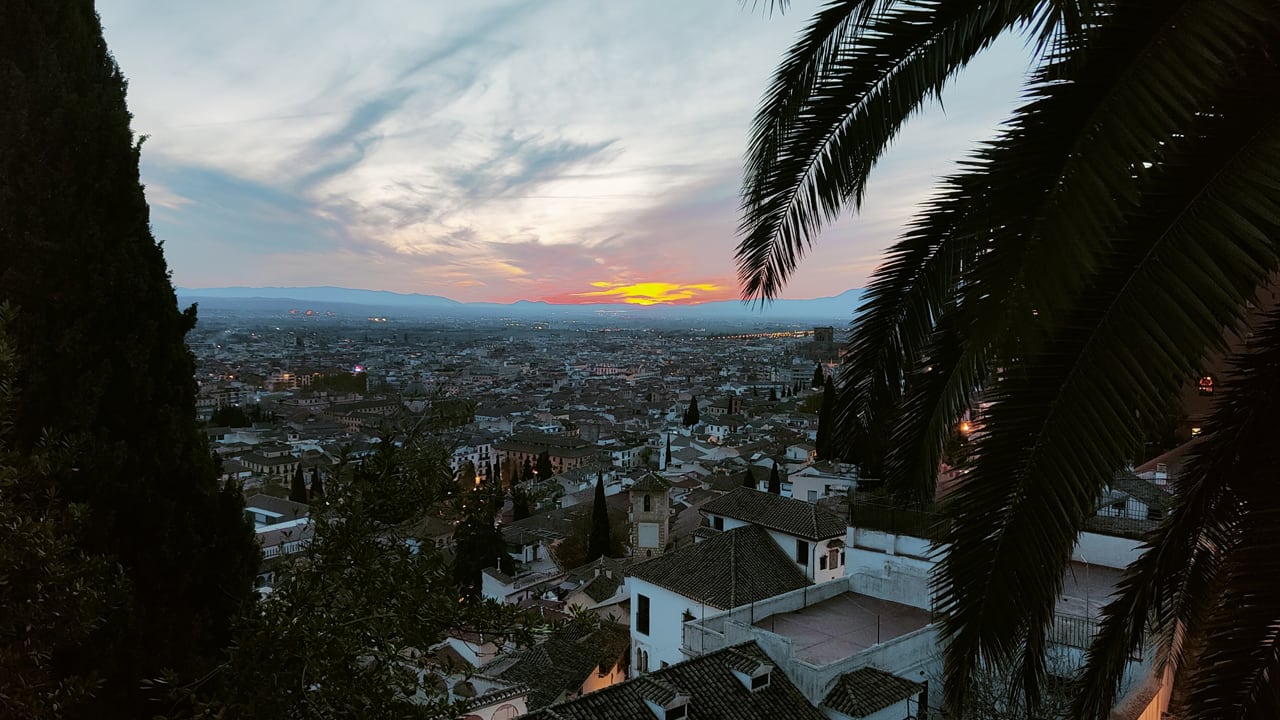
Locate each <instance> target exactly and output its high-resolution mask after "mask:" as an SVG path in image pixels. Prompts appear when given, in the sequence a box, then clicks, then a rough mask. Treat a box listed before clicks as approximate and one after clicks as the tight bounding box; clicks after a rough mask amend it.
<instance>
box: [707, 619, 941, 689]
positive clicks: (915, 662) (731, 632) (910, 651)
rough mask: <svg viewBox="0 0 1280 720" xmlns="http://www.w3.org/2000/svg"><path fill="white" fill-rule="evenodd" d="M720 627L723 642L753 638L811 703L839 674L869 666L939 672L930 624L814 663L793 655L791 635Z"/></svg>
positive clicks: (905, 673) (913, 673)
mask: <svg viewBox="0 0 1280 720" xmlns="http://www.w3.org/2000/svg"><path fill="white" fill-rule="evenodd" d="M723 630H724V632H723V633H722V637H723V642H724V644H725V645H737V644H739V643H744V642H748V641H751V640H754V641H756V642H757V643H758V644H759V645H760V647H761V649H763V650H764V651H765V653H766V654H767V655H768V656H769V658H770V659H771V660H773V662H774V663H775V664H777V666H778V667H779V668H780V669H781V670H782V671H783V672H784V673H786V675H787V677H788V678H789V679H790V680H791V682H792V684H794V685H795V686H796V687H797V688H798V689H799V690H800V692H802V693H804V696H805V697H806V698H808V699H809V701H810V702H813V703H814V704H818V703H820V702H822V700H823V698H825V697H826V696H827V694H828V693H830V692H831V688H832V687H834V685H835V683H836V680H838V679H840V676H841V675H844V674H845V673H848V672H852V671H854V670H857V669H858V668H861V667H866V666H868V665H870V666H873V667H876V668H879V669H881V670H884V671H886V672H891V673H894V674H895V675H900V676H902V677H905V678H909V679H912V680H921V681H922V680H924V679H925V678H927V677H931V676H934V675H937V674H939V673H940V672H941V661H940V655H939V653H938V652H937V649H938V642H939V639H938V633H937V630H936V629H935V628H934V626H932V625H927V626H925V627H923V628H920V629H919V630H916V631H915V632H911V633H907V634H906V635H901V636H899V637H896V638H893V639H892V640H888V641H886V642H883V643H880V644H879V645H873V646H872V647H869V648H867V649H866V650H863V651H862V652H859V653H856V654H854V655H850V656H849V657H846V658H842V659H840V660H837V661H836V662H833V663H830V664H827V665H815V664H812V663H808V662H805V661H803V660H800V659H798V658H796V657H795V652H794V648H793V646H792V642H791V639H790V638H787V637H783V636H781V635H778V634H775V633H771V632H769V631H767V630H763V629H761V628H758V627H753V626H751V625H748V624H746V623H742V622H736V621H731V622H726V623H725V624H724V627H723Z"/></svg>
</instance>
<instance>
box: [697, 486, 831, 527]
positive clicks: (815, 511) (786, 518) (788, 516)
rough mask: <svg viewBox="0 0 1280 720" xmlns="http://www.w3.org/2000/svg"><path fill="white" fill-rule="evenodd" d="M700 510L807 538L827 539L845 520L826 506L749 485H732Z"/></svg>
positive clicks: (708, 513)
mask: <svg viewBox="0 0 1280 720" xmlns="http://www.w3.org/2000/svg"><path fill="white" fill-rule="evenodd" d="M701 510H702V513H703V514H704V515H720V516H722V517H727V518H733V519H735V520H741V521H743V522H749V523H751V524H753V525H762V526H764V527H767V528H769V529H770V530H777V531H779V532H784V533H786V534H788V535H794V536H796V537H801V538H807V539H809V540H826V539H827V538H833V537H840V536H843V535H844V533H845V522H844V521H843V520H841V519H840V516H839V515H836V514H834V513H832V512H830V511H829V510H825V509H823V508H820V507H818V506H817V505H815V504H813V503H808V502H805V501H803V500H796V499H795V498H787V497H782V496H781V495H774V494H772V493H767V492H760V491H759V490H753V489H751V488H741V487H740V488H735V489H734V490H732V491H731V492H729V493H727V494H725V495H724V496H723V497H719V498H716V499H715V500H712V501H710V502H708V503H707V504H705V505H703V506H702V508H701Z"/></svg>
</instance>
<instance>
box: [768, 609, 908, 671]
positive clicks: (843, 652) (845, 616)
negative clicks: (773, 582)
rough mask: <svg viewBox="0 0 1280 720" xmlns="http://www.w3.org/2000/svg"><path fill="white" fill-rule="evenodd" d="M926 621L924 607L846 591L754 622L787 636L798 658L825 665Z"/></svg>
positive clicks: (896, 635)
mask: <svg viewBox="0 0 1280 720" xmlns="http://www.w3.org/2000/svg"><path fill="white" fill-rule="evenodd" d="M928 624H929V613H928V611H925V610H921V609H920V608H915V607H911V606H910V605H903V604H901V603H896V602H892V601H889V600H881V599H879V598H874V597H871V596H870V595H863V594H861V593H856V592H844V593H841V594H839V595H836V596H835V597H832V598H828V599H826V600H823V601H822V602H819V603H816V604H813V605H810V606H808V607H806V608H801V609H799V610H794V611H791V612H787V613H779V614H776V615H770V616H769V617H767V618H764V619H763V620H761V621H760V622H757V623H755V627H758V628H760V629H762V630H768V631H769V632H772V633H776V634H778V635H782V636H784V637H787V638H790V639H791V641H792V643H793V645H792V646H793V647H794V648H795V655H796V657H797V658H799V659H801V660H804V661H806V662H809V663H813V664H815V665H826V664H828V663H832V662H835V661H837V660H841V659H843V658H847V657H849V656H851V655H854V654H855V653H859V652H862V651H863V650H866V649H867V648H869V647H871V646H872V645H876V644H877V643H881V642H884V641H886V640H891V639H893V638H896V637H900V636H902V635H906V634H907V633H910V632H914V631H916V630H919V629H920V628H922V627H924V626H926V625H928Z"/></svg>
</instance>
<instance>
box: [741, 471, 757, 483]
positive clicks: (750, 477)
mask: <svg viewBox="0 0 1280 720" xmlns="http://www.w3.org/2000/svg"><path fill="white" fill-rule="evenodd" d="M755 486H756V476H755V473H753V472H751V468H750V467H749V466H748V467H747V472H746V474H745V475H744V476H743V477H742V487H749V488H753V487H755Z"/></svg>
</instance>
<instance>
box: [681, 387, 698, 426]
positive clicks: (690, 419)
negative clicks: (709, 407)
mask: <svg viewBox="0 0 1280 720" xmlns="http://www.w3.org/2000/svg"><path fill="white" fill-rule="evenodd" d="M701 419H702V414H701V413H700V412H699V411H698V396H697V395H694V396H693V397H691V398H689V409H687V410H685V411H684V426H685V427H693V426H694V425H697V424H698V422H699V421H700V420H701Z"/></svg>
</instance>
